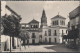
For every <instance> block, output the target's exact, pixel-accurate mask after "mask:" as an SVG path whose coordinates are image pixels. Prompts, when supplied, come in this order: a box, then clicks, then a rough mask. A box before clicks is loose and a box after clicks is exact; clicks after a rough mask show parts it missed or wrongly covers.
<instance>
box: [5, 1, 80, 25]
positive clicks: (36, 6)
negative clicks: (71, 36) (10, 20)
mask: <svg viewBox="0 0 80 53" xmlns="http://www.w3.org/2000/svg"><path fill="white" fill-rule="evenodd" d="M6 4H7V5H8V6H9V7H10V8H11V9H13V10H14V11H15V12H16V13H17V14H19V15H21V17H22V20H21V23H28V22H30V21H31V20H32V19H35V20H38V21H39V22H41V16H42V11H43V9H44V10H45V13H46V17H47V22H48V23H47V24H48V26H49V25H51V18H52V17H54V16H56V15H58V13H59V15H61V16H63V17H65V18H66V24H67V22H68V21H69V17H68V16H69V13H70V12H71V11H72V10H74V9H75V8H77V7H78V6H79V1H7V2H6Z"/></svg>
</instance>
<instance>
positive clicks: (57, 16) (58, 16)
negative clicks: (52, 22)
mask: <svg viewBox="0 0 80 53" xmlns="http://www.w3.org/2000/svg"><path fill="white" fill-rule="evenodd" d="M55 18H61V19H66V18H65V17H63V16H61V15H56V16H55V17H53V18H51V19H55Z"/></svg>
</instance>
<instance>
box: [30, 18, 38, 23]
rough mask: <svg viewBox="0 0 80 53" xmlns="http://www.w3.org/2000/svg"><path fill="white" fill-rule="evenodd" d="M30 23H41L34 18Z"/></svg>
mask: <svg viewBox="0 0 80 53" xmlns="http://www.w3.org/2000/svg"><path fill="white" fill-rule="evenodd" d="M30 23H39V21H37V20H35V19H33V20H32V21H30V22H29V23H28V24H30Z"/></svg>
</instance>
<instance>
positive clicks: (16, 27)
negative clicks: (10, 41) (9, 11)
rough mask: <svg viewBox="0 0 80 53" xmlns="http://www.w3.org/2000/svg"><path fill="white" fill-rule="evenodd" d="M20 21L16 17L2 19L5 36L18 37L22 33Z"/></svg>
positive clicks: (6, 16)
mask: <svg viewBox="0 0 80 53" xmlns="http://www.w3.org/2000/svg"><path fill="white" fill-rule="evenodd" d="M19 21H20V20H18V19H17V17H15V16H14V15H4V16H3V17H2V25H3V27H4V32H3V34H6V35H12V36H18V35H19V33H20V23H19Z"/></svg>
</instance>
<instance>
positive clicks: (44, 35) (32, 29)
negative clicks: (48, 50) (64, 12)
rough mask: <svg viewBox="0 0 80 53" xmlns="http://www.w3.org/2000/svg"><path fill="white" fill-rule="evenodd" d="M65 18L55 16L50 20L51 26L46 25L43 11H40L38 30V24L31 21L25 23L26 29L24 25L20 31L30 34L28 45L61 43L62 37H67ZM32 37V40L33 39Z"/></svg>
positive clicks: (35, 21)
mask: <svg viewBox="0 0 80 53" xmlns="http://www.w3.org/2000/svg"><path fill="white" fill-rule="evenodd" d="M65 20H66V18H64V17H62V16H60V15H56V16H55V17H53V18H51V26H48V25H47V17H46V13H45V10H43V11H42V16H41V25H40V28H39V22H38V21H37V20H34V19H33V20H32V21H31V22H29V23H27V25H28V27H26V26H25V24H26V23H25V24H21V25H24V27H22V29H24V30H25V27H26V30H27V31H28V32H29V33H30V37H31V38H30V39H29V43H30V44H31V43H38V44H40V43H43V44H51V43H62V42H63V41H64V40H63V35H67V26H66V25H65ZM33 36H34V38H33Z"/></svg>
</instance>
